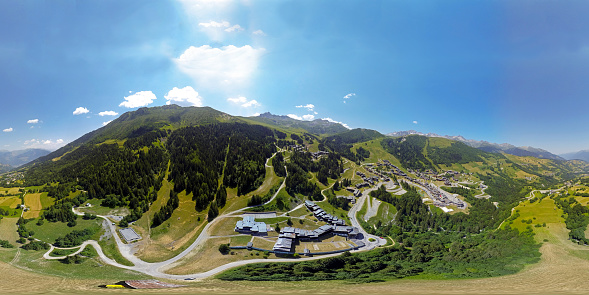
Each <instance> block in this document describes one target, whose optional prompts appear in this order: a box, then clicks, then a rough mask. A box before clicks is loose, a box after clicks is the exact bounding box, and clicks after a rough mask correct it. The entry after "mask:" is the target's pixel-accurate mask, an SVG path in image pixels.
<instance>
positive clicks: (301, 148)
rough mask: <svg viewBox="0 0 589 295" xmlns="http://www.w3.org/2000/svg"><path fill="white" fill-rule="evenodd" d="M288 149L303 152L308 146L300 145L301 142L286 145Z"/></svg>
mask: <svg viewBox="0 0 589 295" xmlns="http://www.w3.org/2000/svg"><path fill="white" fill-rule="evenodd" d="M286 148H287V149H289V150H292V151H295V152H303V151H306V150H307V147H305V146H302V145H299V144H290V145H288V146H286Z"/></svg>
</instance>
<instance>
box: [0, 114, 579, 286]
mask: <svg viewBox="0 0 589 295" xmlns="http://www.w3.org/2000/svg"><path fill="white" fill-rule="evenodd" d="M291 120H292V119H290V118H284V117H280V116H273V115H265V116H262V117H259V118H241V117H233V116H229V115H227V114H224V113H221V112H218V111H215V110H213V109H210V108H180V107H177V106H173V105H172V106H164V107H159V108H149V109H147V108H145V109H144V108H142V109H139V110H138V111H135V112H131V113H126V114H123V115H122V116H120V117H119V119H116V120H115V121H113V122H112V123H110V124H108V125H107V126H105V127H103V128H101V129H98V130H96V131H93V132H91V133H89V134H87V135H86V136H83V137H81V138H80V139H78V140H77V141H74V142H73V143H71V144H69V145H67V146H65V147H63V148H62V149H60V150H57V151H55V152H53V153H51V154H49V155H47V156H45V157H42V158H40V159H38V160H36V161H33V162H32V163H31V164H28V165H25V166H24V167H23V168H21V169H19V170H17V171H16V172H11V173H12V174H10V175H12V176H10V177H4V178H3V184H2V185H6V186H7V187H6V188H0V194H1V195H2V196H0V208H1V209H2V210H3V211H2V212H0V213H2V215H3V218H2V219H1V220H0V233H2V235H1V237H0V240H4V241H6V242H3V243H5V244H6V247H3V248H0V261H1V262H0V266H1V267H2V268H4V269H9V268H10V269H15V270H17V269H18V272H19V274H20V275H22V276H24V277H26V276H32V275H38V276H39V277H40V278H42V279H40V281H41V283H40V286H42V285H43V284H44V282H46V283H47V284H51V282H54V281H53V278H55V277H64V276H67V277H68V279H67V280H71V281H77V282H80V286H81V287H80V288H83V289H87V288H90V289H91V290H93V291H97V292H100V290H94V289H92V287H91V286H92V284H98V283H97V282H98V281H97V280H95V278H101V283H100V284H108V283H110V282H113V283H114V282H117V281H121V280H128V279H144V278H157V279H161V280H165V281H181V282H182V284H187V285H188V287H187V288H186V289H185V290H187V291H190V290H193V291H196V290H205V289H206V288H208V287H207V286H211V284H217V285H218V286H220V287H218V288H220V289H221V290H230V289H231V288H234V287H235V286H236V284H239V285H243V286H245V289H243V290H242V291H244V293H249V292H251V293H255V292H256V290H259V288H265V287H263V286H264V285H263V284H262V283H260V282H255V281H272V284H271V287H269V288H271V289H272V288H276V289H275V290H278V289H280V288H286V289H287V290H291V291H292V292H304V291H305V290H309V289H308V288H313V287H316V286H318V284H326V285H328V286H331V287H332V288H331V289H330V291H331V292H336V291H337V290H340V291H341V290H343V289H342V288H344V287H343V285H345V284H347V283H354V284H357V285H355V286H357V287H355V288H354V289H355V290H356V291H358V290H367V291H369V292H374V293H380V292H385V290H386V288H388V287H392V288H395V290H396V291H398V292H399V293H428V290H430V291H433V290H436V289H429V288H440V287H441V288H444V287H443V286H444V285H448V284H451V285H452V288H451V289H448V290H447V291H448V293H460V290H461V288H462V289H463V290H471V291H472V290H474V289H472V288H476V287H475V286H477V285H481V286H487V287H486V288H487V289H484V290H483V291H481V292H480V293H508V288H509V287H510V286H511V287H512V288H515V289H512V290H539V289H538V288H539V287H540V286H543V284H542V283H538V282H539V281H538V280H539V279H538V278H543V277H546V276H548V275H549V273H550V272H552V273H555V272H558V274H557V275H556V277H559V280H562V281H565V282H566V281H567V280H573V279H575V278H570V277H568V274H569V273H570V270H568V269H565V265H564V264H563V262H564V261H566V262H567V263H570V264H571V265H574V266H575V267H578V268H579V269H584V268H587V266H586V261H587V259H589V252H587V251H589V250H588V249H586V246H584V244H586V243H587V239H586V236H587V224H588V223H589V217H588V216H589V209H588V208H589V207H588V206H589V200H586V197H587V196H589V186H587V185H589V181H588V180H587V179H588V178H587V173H588V172H589V164H588V163H586V162H583V161H564V160H558V159H545V158H542V159H541V158H535V157H531V156H515V155H511V154H506V153H489V152H485V151H482V150H479V149H476V148H473V147H469V146H467V145H466V144H464V143H462V142H460V141H453V140H450V139H446V138H428V137H424V136H419V135H403V136H399V137H388V136H384V135H382V134H380V133H378V132H376V131H373V130H367V129H354V130H347V129H346V130H343V129H341V128H339V127H337V126H335V125H329V124H335V123H329V124H328V123H325V122H320V124H319V123H313V124H310V123H309V124H307V123H304V122H301V123H298V122H292V121H291ZM295 123H296V124H295ZM342 128H343V127H342ZM344 129H345V128H344ZM319 151H322V152H319ZM318 152H319V153H318ZM14 175H19V176H18V177H14ZM309 202H310V203H309ZM309 204H313V206H315V205H316V206H317V208H321V210H322V211H323V213H321V214H326V215H325V216H329V217H328V218H327V217H323V216H324V215H318V213H317V212H318V211H315V212H313V211H311V210H310V209H308V208H310V207H309V206H310V205H309ZM245 216H253V218H255V222H262V223H263V224H264V225H263V227H264V230H263V231H262V233H261V234H260V233H258V232H243V231H238V230H237V225H236V224H238V222H241V221H242V220H245V219H244V217H245ZM19 217H20V218H19ZM336 220H339V221H338V222H341V224H339V223H338V225H336ZM332 224H333V225H332ZM340 225H341V226H344V225H345V226H348V227H349V230H350V231H354V233H356V232H358V235H357V236H356V234H354V235H353V236H352V235H348V234H342V235H338V234H336V231H337V230H343V229H340V228H338V226H340ZM289 228H293V231H294V229H295V228H296V229H297V232H298V230H301V231H303V230H304V231H308V232H313V231H318V230H319V229H321V228H325V229H327V233H325V234H324V233H323V232H319V234H318V237H316V238H311V239H309V240H304V239H303V238H299V237H298V236H296V235H294V234H292V236H291V235H290V234H289V233H288V232H286V230H287V229H289ZM122 229H129V230H132V232H133V234H134V233H136V234H137V235H138V238H137V240H135V238H133V240H132V241H131V240H129V241H127V240H126V239H129V237H127V236H126V235H127V234H125V235H123V234H122V231H121V230H122ZM352 229H353V230H352ZM285 239H286V240H287V241H290V242H289V243H292V246H289V247H290V248H289V250H287V251H283V250H275V249H277V247H278V245H279V244H280V243H282V242H284V240H285ZM281 241H282V242H281ZM225 246H228V247H226V248H225V250H223V249H222V248H224V247H225ZM252 248H255V249H252ZM256 249H257V250H256ZM324 252H330V253H329V254H314V253H324ZM331 252H333V253H331ZM21 272H22V273H21ZM560 276H562V277H560ZM453 279H461V280H460V282H461V283H460V284H455V283H451V282H454V280H453ZM579 279H580V278H579ZM289 281H299V282H304V284H301V285H292V284H291V283H289ZM497 282H502V283H501V284H500V286H499V285H497ZM530 282H537V283H538V285H536V286H535V288H531V287H532V285H530ZM277 284H278V285H277ZM417 284H423V285H422V287H420V288H416V285H417ZM516 285H517V286H516ZM58 286H61V287H58V289H59V291H58V293H59V292H65V293H67V292H68V291H67V290H71V289H67V288H65V287H64V286H62V285H58ZM387 286H388V287H387ZM425 286H427V288H426V287H425ZM434 286H438V287H434ZM519 286H527V287H526V288H524V287H521V289H518V288H520V287H519ZM544 287H545V286H544ZM469 288H471V289H469ZM178 290H181V289H178ZM182 290H183V289H182ZM272 290H274V289H272ZM548 290H556V289H554V288H553V289H548ZM436 291H439V289H438V290H436ZM569 291H570V292H572V293H574V292H577V291H579V289H575V288H571V289H570V290H569ZM438 293H444V291H441V292H438Z"/></svg>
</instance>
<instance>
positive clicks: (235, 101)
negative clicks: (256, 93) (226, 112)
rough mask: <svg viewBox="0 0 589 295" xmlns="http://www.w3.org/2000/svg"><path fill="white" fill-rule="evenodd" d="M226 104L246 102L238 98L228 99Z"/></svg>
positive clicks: (243, 98)
mask: <svg viewBox="0 0 589 295" xmlns="http://www.w3.org/2000/svg"><path fill="white" fill-rule="evenodd" d="M227 101H228V102H232V103H245V102H246V101H247V98H245V97H243V96H239V97H230V98H228V99H227Z"/></svg>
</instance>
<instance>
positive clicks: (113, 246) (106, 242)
mask: <svg viewBox="0 0 589 295" xmlns="http://www.w3.org/2000/svg"><path fill="white" fill-rule="evenodd" d="M98 244H99V245H100V247H101V248H102V252H104V255H106V256H107V257H108V258H110V259H113V260H114V261H116V262H118V263H120V264H122V265H127V266H133V265H134V264H133V263H132V262H131V261H129V260H128V259H127V258H125V257H123V255H122V254H121V252H120V251H119V248H118V247H117V242H116V241H115V239H114V238H113V237H112V236H109V237H104V238H102V239H101V240H100V241H98Z"/></svg>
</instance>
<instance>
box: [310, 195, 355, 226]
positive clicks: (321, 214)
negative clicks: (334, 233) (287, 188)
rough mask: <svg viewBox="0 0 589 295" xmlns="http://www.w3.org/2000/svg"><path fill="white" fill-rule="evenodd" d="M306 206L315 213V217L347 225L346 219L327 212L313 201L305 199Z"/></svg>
mask: <svg viewBox="0 0 589 295" xmlns="http://www.w3.org/2000/svg"><path fill="white" fill-rule="evenodd" d="M305 206H306V207H307V209H309V211H311V212H313V215H315V218H317V219H318V220H321V221H325V222H327V223H330V224H333V225H346V222H345V221H343V220H341V219H339V218H337V217H335V216H333V215H331V214H329V213H327V212H325V210H323V209H321V207H319V206H317V204H315V203H313V202H311V201H305Z"/></svg>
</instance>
